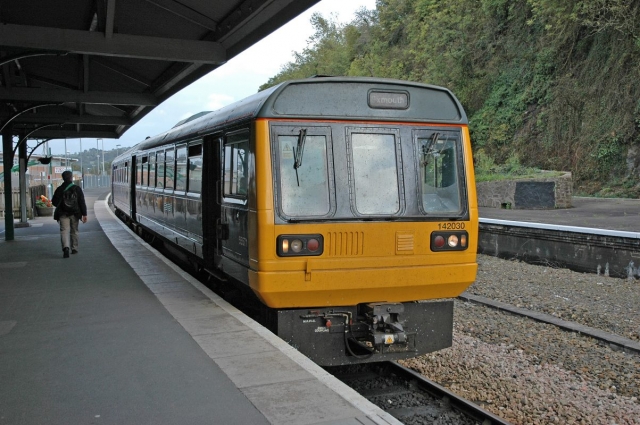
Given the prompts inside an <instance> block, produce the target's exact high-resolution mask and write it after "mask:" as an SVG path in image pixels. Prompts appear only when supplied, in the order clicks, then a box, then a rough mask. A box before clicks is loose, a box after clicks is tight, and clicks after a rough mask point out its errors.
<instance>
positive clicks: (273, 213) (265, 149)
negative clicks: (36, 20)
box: [249, 120, 478, 365]
mask: <svg viewBox="0 0 640 425" xmlns="http://www.w3.org/2000/svg"><path fill="white" fill-rule="evenodd" d="M254 132H255V139H254V143H255V146H254V151H255V155H254V157H255V167H253V169H254V172H255V175H253V176H251V178H250V181H251V182H252V183H254V184H255V187H254V188H253V190H254V191H255V192H254V193H255V195H256V196H255V206H254V205H249V239H250V240H251V241H257V242H258V243H257V244H249V258H250V266H251V267H250V270H249V282H250V286H251V288H252V289H253V290H254V292H255V293H256V294H257V296H258V297H259V298H260V299H261V300H262V301H263V302H264V303H265V304H266V305H268V306H270V307H273V308H275V309H278V330H277V333H278V335H279V336H280V337H282V338H283V339H285V340H286V341H287V342H289V343H290V344H291V345H292V346H294V347H296V348H297V349H299V350H300V351H301V352H303V353H304V354H305V355H307V356H309V357H310V358H311V359H313V360H314V361H316V362H318V363H319V364H323V365H336V364H345V363H359V362H367V361H372V358H373V359H375V358H379V359H380V360H383V359H384V360H390V359H401V358H406V357H413V356H415V355H418V354H422V353H426V352H431V351H435V350H438V349H442V348H446V347H448V346H450V345H451V340H452V332H453V329H452V328H453V301H452V298H454V297H456V296H458V295H459V294H460V293H461V292H463V291H464V290H465V289H466V288H467V287H468V286H469V285H470V284H471V283H472V282H473V280H474V279H475V275H476V269H477V264H476V249H477V236H478V227H477V205H476V194H475V184H474V176H473V167H472V165H471V164H472V163H473V162H472V156H471V149H470V141H469V132H468V128H467V127H466V126H446V125H418V124H415V123H413V124H407V123H389V122H385V123H368V122H360V123H358V122H335V121H334V122H306V123H305V122H297V121H296V122H293V121H291V122H287V121H274V120H271V121H270V120H258V121H257V122H256V124H255V128H254ZM302 137H304V138H305V141H304V144H300V140H301V138H302ZM296 151H297V152H298V156H296ZM301 151H302V152H303V154H302V157H301V158H300V155H299V152H301ZM297 160H300V162H301V164H298V165H299V166H298V167H297V168H296V166H295V165H296V161H297ZM252 198H253V197H249V199H250V203H251V199H252ZM416 300H419V301H418V302H416ZM292 307H293V308H292Z"/></svg>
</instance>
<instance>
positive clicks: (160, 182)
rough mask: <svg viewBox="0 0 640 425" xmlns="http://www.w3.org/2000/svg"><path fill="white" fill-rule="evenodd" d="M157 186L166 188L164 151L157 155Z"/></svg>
mask: <svg viewBox="0 0 640 425" xmlns="http://www.w3.org/2000/svg"><path fill="white" fill-rule="evenodd" d="M156 187H157V188H160V189H162V188H164V152H158V154H157V155H156Z"/></svg>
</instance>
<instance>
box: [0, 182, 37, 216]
mask: <svg viewBox="0 0 640 425" xmlns="http://www.w3.org/2000/svg"><path fill="white" fill-rule="evenodd" d="M40 195H44V196H47V186H45V185H38V186H31V187H30V188H29V193H27V218H33V217H34V216H35V212H34V210H35V205H36V199H37V198H39V197H40ZM11 204H12V207H13V208H12V210H13V218H17V219H19V218H21V217H20V214H21V208H20V190H19V189H17V188H13V189H12V190H11ZM5 210H6V208H5V204H4V189H3V188H0V217H2V218H4V214H5Z"/></svg>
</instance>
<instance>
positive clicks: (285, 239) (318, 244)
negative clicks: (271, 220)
mask: <svg viewBox="0 0 640 425" xmlns="http://www.w3.org/2000/svg"><path fill="white" fill-rule="evenodd" d="M323 251H324V238H323V237H322V235H280V236H278V238H277V240H276V252H277V254H278V256H279V257H298V256H305V255H306V256H312V255H314V256H317V255H322V253H323Z"/></svg>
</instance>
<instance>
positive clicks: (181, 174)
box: [176, 145, 187, 192]
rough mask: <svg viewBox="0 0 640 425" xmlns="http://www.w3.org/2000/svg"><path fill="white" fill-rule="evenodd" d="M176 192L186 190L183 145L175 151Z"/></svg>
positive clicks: (185, 149) (185, 150) (185, 162)
mask: <svg viewBox="0 0 640 425" xmlns="http://www.w3.org/2000/svg"><path fill="white" fill-rule="evenodd" d="M176 190H179V191H181V192H185V191H186V190H187V147H186V146H184V145H183V146H179V147H178V148H177V149H176Z"/></svg>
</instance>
